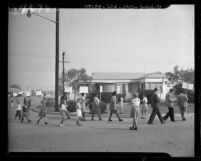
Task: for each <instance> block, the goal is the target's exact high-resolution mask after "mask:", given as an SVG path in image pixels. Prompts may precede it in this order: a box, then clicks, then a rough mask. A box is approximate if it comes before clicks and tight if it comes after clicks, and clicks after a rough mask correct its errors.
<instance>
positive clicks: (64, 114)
mask: <svg viewBox="0 0 201 161" xmlns="http://www.w3.org/2000/svg"><path fill="white" fill-rule="evenodd" d="M67 106H68V105H67V101H66V100H65V99H63V101H62V102H61V107H60V114H61V122H60V126H61V127H62V126H64V124H63V123H64V121H65V120H66V118H67V116H68V115H67V112H68V110H67Z"/></svg>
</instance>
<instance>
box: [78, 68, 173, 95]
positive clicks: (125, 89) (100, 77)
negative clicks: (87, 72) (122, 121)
mask: <svg viewBox="0 0 201 161" xmlns="http://www.w3.org/2000/svg"><path fill="white" fill-rule="evenodd" d="M92 78H93V79H92V83H93V84H94V85H96V86H99V87H100V86H102V87H101V88H102V92H113V91H115V90H116V91H117V93H121V94H124V95H125V98H131V97H132V94H133V93H134V92H141V91H144V90H153V89H154V88H157V89H158V94H159V96H160V97H161V99H163V97H164V95H165V94H166V92H167V90H166V88H168V87H167V86H166V84H165V83H164V82H166V81H167V78H166V76H165V74H164V73H161V72H155V73H150V74H144V73H118V72H117V73H111V72H109V73H108V72H107V73H105V72H97V73H93V74H92ZM78 86H86V84H85V83H84V82H83V81H82V80H80V81H79V83H78ZM168 89H169V88H168ZM164 93H165V94H164Z"/></svg>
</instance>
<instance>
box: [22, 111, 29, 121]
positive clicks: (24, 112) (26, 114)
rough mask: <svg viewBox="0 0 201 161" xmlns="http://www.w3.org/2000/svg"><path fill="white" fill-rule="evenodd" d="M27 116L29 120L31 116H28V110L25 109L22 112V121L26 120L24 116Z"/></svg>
mask: <svg viewBox="0 0 201 161" xmlns="http://www.w3.org/2000/svg"><path fill="white" fill-rule="evenodd" d="M25 117H26V119H27V121H28V122H29V121H30V120H29V117H28V112H27V111H23V112H22V118H21V122H23V121H24V118H25Z"/></svg>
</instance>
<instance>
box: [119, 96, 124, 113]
mask: <svg viewBox="0 0 201 161" xmlns="http://www.w3.org/2000/svg"><path fill="white" fill-rule="evenodd" d="M123 108H124V98H123V96H122V95H121V97H120V114H122V113H123V112H124V111H123Z"/></svg>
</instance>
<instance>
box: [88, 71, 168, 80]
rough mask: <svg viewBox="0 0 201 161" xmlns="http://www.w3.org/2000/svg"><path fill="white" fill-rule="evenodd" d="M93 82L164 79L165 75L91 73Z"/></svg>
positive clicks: (156, 73) (159, 73)
mask: <svg viewBox="0 0 201 161" xmlns="http://www.w3.org/2000/svg"><path fill="white" fill-rule="evenodd" d="M92 77H93V80H131V79H141V78H165V77H166V76H165V73H161V72H155V73H149V74H145V73H119V72H116V73H112V72H107V73H104V72H96V73H92Z"/></svg>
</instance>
